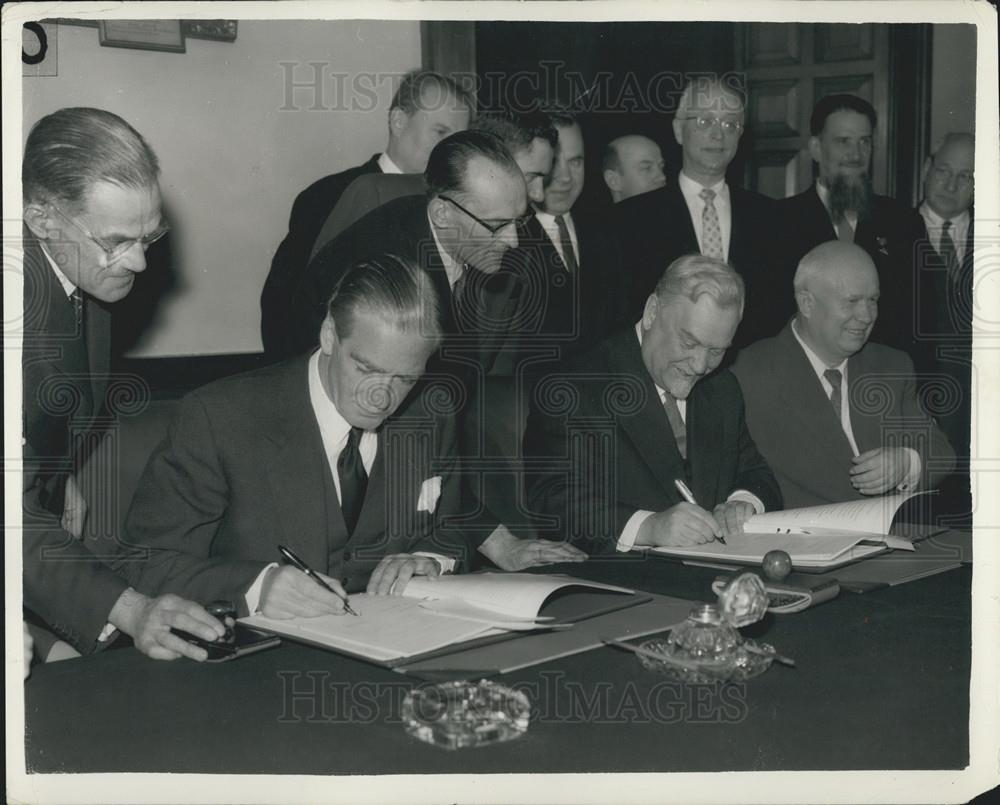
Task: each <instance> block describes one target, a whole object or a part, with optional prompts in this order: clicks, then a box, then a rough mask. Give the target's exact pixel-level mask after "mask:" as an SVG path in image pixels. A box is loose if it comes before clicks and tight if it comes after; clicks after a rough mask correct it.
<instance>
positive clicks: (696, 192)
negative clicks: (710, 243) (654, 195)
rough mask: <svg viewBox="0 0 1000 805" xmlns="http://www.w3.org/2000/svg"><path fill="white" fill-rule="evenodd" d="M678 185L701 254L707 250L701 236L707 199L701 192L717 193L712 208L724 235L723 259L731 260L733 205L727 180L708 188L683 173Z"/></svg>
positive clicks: (679, 176)
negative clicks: (689, 215)
mask: <svg viewBox="0 0 1000 805" xmlns="http://www.w3.org/2000/svg"><path fill="white" fill-rule="evenodd" d="M677 184H678V186H679V187H680V190H681V195H682V196H684V203H685V204H687V208H688V212H689V213H690V214H691V225H692V226H693V227H694V234H695V236H696V237H697V238H698V250H699V251H701V252H704V249H705V243H704V241H703V239H702V236H701V215H702V212H703V211H704V209H705V199H703V198H702V197H701V191H702V190H714V191H715V198H713V199H712V206H713V207H715V213H716V216H717V217H718V219H719V234H720V235H722V259H723V260H729V240H730V236H731V235H732V231H733V204H732V201H730V198H729V185H727V184H726V180H725V179H723V180H722V181H720V182H717V183H716V184H714V185H712V186H711V187H708V188H706V187H705V186H704V185H701V184H698V182H696V181H695V180H694V179H692V178H691V177H690V176H688V175H687V174H686V173H684V171H681V172H680V174H679V175H678V177H677Z"/></svg>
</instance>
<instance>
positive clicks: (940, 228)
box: [920, 201, 971, 264]
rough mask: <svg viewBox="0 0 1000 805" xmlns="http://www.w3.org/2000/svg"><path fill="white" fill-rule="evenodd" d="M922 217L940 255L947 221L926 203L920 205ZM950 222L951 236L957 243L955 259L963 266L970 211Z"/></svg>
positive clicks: (950, 219)
mask: <svg viewBox="0 0 1000 805" xmlns="http://www.w3.org/2000/svg"><path fill="white" fill-rule="evenodd" d="M920 216H921V217H922V218H923V219H924V225H925V226H926V227H927V234H928V236H929V237H930V239H931V243H932V244H934V249H935V250H936V251H937V253H938V254H941V236H942V235H943V234H944V221H945V219H944V218H942V217H941V216H940V215H938V214H937V213H936V212H934V210H932V209H931V208H930V207H928V206H927V202H926V201H925V202H924V203H923V204H921V205H920ZM948 220H949V221H951V229H950V231H949V234H950V235H951V239H952V240H953V241H954V242H955V258H956V260H957V261H958V263H959V264H961V262H962V260H964V259H965V241H966V238H967V237H968V235H969V223H970V220H971V217H970V215H969V211H968V210H963V211H962V212H960V213H959V214H958V215H956V216H955V217H954V218H949V219H948Z"/></svg>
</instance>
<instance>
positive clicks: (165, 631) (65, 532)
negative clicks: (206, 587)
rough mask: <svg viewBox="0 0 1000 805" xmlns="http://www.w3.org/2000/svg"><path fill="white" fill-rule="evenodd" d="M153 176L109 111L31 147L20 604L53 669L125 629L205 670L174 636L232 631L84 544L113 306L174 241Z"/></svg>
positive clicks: (74, 119) (62, 126) (83, 114)
mask: <svg viewBox="0 0 1000 805" xmlns="http://www.w3.org/2000/svg"><path fill="white" fill-rule="evenodd" d="M158 174H159V165H158V163H157V159H156V156H155V154H154V153H153V151H152V150H151V149H150V147H149V145H148V144H147V143H146V141H145V140H144V139H143V138H142V136H141V135H140V134H139V133H138V132H137V131H135V129H133V128H132V127H131V126H129V124H128V123H126V122H125V121H124V120H122V119H121V118H119V117H117V116H116V115H113V114H111V113H110V112H106V111H103V110H101V109H89V108H67V109H61V110H59V111H57V112H54V113H53V114H51V115H48V116H46V117H44V118H42V119H41V120H40V121H38V123H36V124H35V126H34V127H33V128H32V130H31V133H30V134H29V136H28V141H27V144H26V146H25V152H24V162H23V167H22V182H23V193H24V227H25V228H24V235H23V237H24V244H23V251H24V263H23V266H24V274H23V277H24V318H23V328H24V329H23V334H24V340H23V349H22V371H23V375H22V379H23V388H22V392H23V414H24V419H23V423H24V432H23V439H22V452H23V460H24V470H23V480H24V495H23V515H24V520H23V546H24V556H23V563H24V607H25V609H26V610H27V613H26V617H27V618H28V620H29V621H30V622H32V623H34V624H36V625H38V624H39V622H41V623H43V624H44V625H45V626H46V627H47V628H48V629H51V630H52V632H54V633H55V635H57V636H58V638H60V639H59V640H58V641H55V639H54V638H53V635H52V633H51V632H47V631H43V630H41V629H39V630H38V631H36V633H35V634H36V640H35V646H36V650H37V653H38V656H39V657H42V658H44V659H50V660H52V659H63V658H66V657H69V656H76V655H77V653H78V652H79V653H84V654H85V653H88V652H91V651H94V650H96V649H98V648H100V647H102V646H106V645H110V643H111V642H112V638H113V637H114V636H116V634H117V631H122V632H125V633H126V634H128V635H130V636H131V637H132V638H133V640H134V641H135V645H136V647H137V648H139V650H140V651H142V652H143V653H145V654H148V655H149V656H151V657H154V658H156V659H174V658H176V657H179V656H182V655H183V656H187V657H190V658H192V659H196V660H204V659H205V658H206V656H207V654H206V652H205V650H204V649H201V648H197V647H195V646H193V645H192V644H190V643H187V642H186V641H184V640H181V639H180V638H179V637H177V636H176V635H174V634H172V633H171V631H170V628H171V627H179V628H182V629H185V630H186V631H188V632H192V633H194V634H197V635H199V636H201V637H202V638H204V639H206V640H214V639H216V638H217V637H221V636H222V634H223V627H222V624H221V623H220V622H219V621H217V620H216V619H215V618H213V617H212V616H211V615H209V614H208V613H207V612H206V611H205V610H204V609H203V608H202V607H201V606H199V605H198V604H195V603H193V602H191V601H186V600H183V599H181V598H178V597H177V596H173V595H167V596H161V597H158V598H149V597H147V596H145V595H142V594H140V593H138V592H136V591H135V590H133V589H132V588H131V587H129V585H128V583H127V582H126V581H125V580H124V579H123V578H122V577H120V576H119V575H117V574H116V573H114V572H112V571H111V570H110V569H109V568H108V567H107V566H106V565H105V564H104V563H103V562H102V561H101V560H100V559H99V558H98V557H96V556H95V555H94V554H93V553H91V552H90V551H89V550H88V549H87V547H86V545H85V543H84V542H83V541H82V538H83V537H84V528H85V523H86V515H87V504H86V503H85V501H84V498H83V496H82V494H81V493H80V490H79V488H78V485H77V483H76V480H75V477H74V473H75V471H76V470H77V469H79V467H80V466H81V465H82V463H83V461H84V460H85V458H86V454H87V446H88V445H92V444H93V442H94V440H93V439H89V438H87V434H88V433H89V432H91V430H92V428H93V427H94V425H95V420H96V418H97V417H98V416H99V415H101V414H102V412H103V411H104V408H105V402H106V401H105V396H106V393H107V391H108V385H109V374H108V369H109V364H110V328H111V320H110V310H109V308H108V307H107V304H109V303H113V302H117V301H119V300H121V299H123V298H124V297H125V296H127V295H128V293H129V291H130V290H131V289H132V285H133V282H134V281H135V276H136V274H138V273H140V272H142V271H144V270H145V268H146V258H145V251H146V248H147V247H148V246H149V245H150V244H152V243H153V242H155V241H156V240H158V239H159V238H161V237H162V236H163V235H164V234H165V233H166V231H167V228H166V224H165V223H164V221H163V218H162V215H161V211H160V190H159V184H158ZM105 492H107V490H105ZM116 630H117V631H116Z"/></svg>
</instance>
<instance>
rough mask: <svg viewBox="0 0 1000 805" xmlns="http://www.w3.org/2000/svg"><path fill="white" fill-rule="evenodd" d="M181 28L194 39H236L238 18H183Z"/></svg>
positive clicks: (232, 40) (228, 40)
mask: <svg viewBox="0 0 1000 805" xmlns="http://www.w3.org/2000/svg"><path fill="white" fill-rule="evenodd" d="M181 30H182V31H183V32H184V36H190V37H191V38H192V39H212V40H214V41H216V42H235V41H236V20H181Z"/></svg>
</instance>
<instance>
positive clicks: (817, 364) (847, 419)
mask: <svg viewBox="0 0 1000 805" xmlns="http://www.w3.org/2000/svg"><path fill="white" fill-rule="evenodd" d="M792 335H794V336H795V340H796V341H798V342H799V346H800V347H802V351H803V352H805V354H806V358H807V359H808V360H809V365H810V366H812V369H813V371H814V372H815V373H816V377H817V378H818V379H819V382H820V385H822V386H823V393H824V394H826V396H827V398H829V397H830V394H832V393H833V385H832V384H831V383H830V381H829V380H827V379H826V377H824V375H823V373H824V372H825V371H826V370H827V369H836V370H837V371H838V372H840V377H841V380H840V427H841V428H842V429H843V431H844V435H845V436H846V437H847V441H848V442H850V445H851V452H852V453H854V455H856V456H857V455H860V451H859V450H858V443H857V442H856V441H855V440H854V429H853V428H852V427H851V406H850V403H849V399H850V393H849V390H848V380H847V359H846V358H845V359H844V360H843V361H841V362H840V363H839V364H837V365H836V366H828V365H827V364H826V363H825V362H824V361H823V359H822V358H820V357H819V355H817V354H816V353H815V352H813V351H812V349H810V347H809V345H808V344H806V342H805V341H803V340H802V338H801V336H800V335H799V330H798V322H797V321H795V319H792ZM903 449H904V450H906V452H907V453H909V455H910V469H909V472H907V473H906V476H905V477H904V478H903V481H902V483H900V484H899V486H897V487H896V489H898V490H899V491H900V492H908V491H909V490H911V489H913V488H914V487H916V485H917V484H918V483H919V482H920V470H921V467H922V463H921V461H920V454H919V453H918V452H917V451H916V450H914V449H913V448H912V447H906V448H903Z"/></svg>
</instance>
